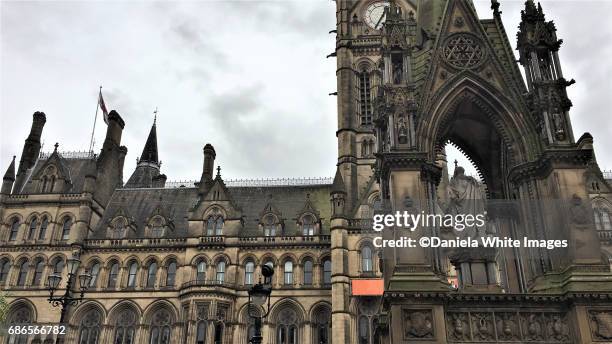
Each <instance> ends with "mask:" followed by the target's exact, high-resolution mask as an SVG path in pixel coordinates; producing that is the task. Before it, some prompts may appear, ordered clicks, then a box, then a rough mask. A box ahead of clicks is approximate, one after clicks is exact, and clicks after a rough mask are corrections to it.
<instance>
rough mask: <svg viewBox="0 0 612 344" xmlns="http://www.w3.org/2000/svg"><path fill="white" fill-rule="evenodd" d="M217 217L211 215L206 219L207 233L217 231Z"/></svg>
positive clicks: (210, 233) (210, 234)
mask: <svg viewBox="0 0 612 344" xmlns="http://www.w3.org/2000/svg"><path fill="white" fill-rule="evenodd" d="M215 222H216V221H215V219H214V218H213V217H212V216H211V217H209V218H208V221H206V235H208V236H212V235H214V233H215Z"/></svg>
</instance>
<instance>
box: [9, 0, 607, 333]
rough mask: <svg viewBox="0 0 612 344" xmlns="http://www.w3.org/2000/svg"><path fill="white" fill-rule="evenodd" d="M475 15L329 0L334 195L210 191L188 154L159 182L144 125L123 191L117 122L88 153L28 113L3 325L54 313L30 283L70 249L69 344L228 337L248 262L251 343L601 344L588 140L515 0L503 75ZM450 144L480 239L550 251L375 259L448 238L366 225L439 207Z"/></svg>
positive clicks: (601, 283) (42, 287)
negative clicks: (268, 276) (467, 167)
mask: <svg viewBox="0 0 612 344" xmlns="http://www.w3.org/2000/svg"><path fill="white" fill-rule="evenodd" d="M491 3H492V10H493V18H492V19H480V18H478V16H477V14H476V11H475V8H474V6H473V4H472V3H471V1H469V0H391V1H388V0H361V1H356V0H337V1H336V7H337V10H336V16H337V29H336V35H337V38H336V52H335V54H334V55H335V57H336V58H337V63H338V69H337V83H338V91H337V96H338V131H337V137H338V164H337V171H336V174H335V177H334V178H333V182H332V181H331V180H330V181H329V182H325V181H324V182H319V183H316V182H315V183H312V182H311V183H293V184H292V183H287V184H285V185H274V184H271V185H255V184H254V185H239V184H232V183H226V182H224V180H223V178H222V176H221V172H220V169H219V168H217V171H216V173H215V164H214V161H215V157H216V153H215V149H214V148H213V146H212V145H210V144H207V145H206V146H205V147H204V149H203V167H202V175H201V177H200V178H199V181H197V182H195V183H193V184H184V185H174V184H170V183H167V182H166V176H165V175H164V174H162V173H161V164H160V161H159V156H158V150H157V144H158V142H157V135H156V130H157V127H156V124H155V123H154V124H153V126H152V128H151V131H150V133H149V136H148V138H147V139H146V142H144V148H143V151H142V154H141V155H140V159H139V160H138V164H137V166H136V168H135V170H134V171H133V172H132V173H131V175H130V177H129V178H127V181H126V182H124V178H123V161H124V158H125V156H126V154H127V148H126V147H124V146H121V136H122V132H123V130H124V127H125V123H124V121H123V120H122V118H121V116H120V115H119V114H118V113H117V112H115V111H111V113H110V114H109V117H108V128H107V133H106V138H105V140H104V144H103V147H102V150H101V151H100V152H99V154H94V153H93V152H90V153H86V154H83V153H79V154H77V153H70V152H62V151H61V150H60V149H59V147H58V146H57V145H56V146H55V150H54V151H53V152H52V153H50V154H46V153H42V152H41V151H40V150H41V144H40V142H41V137H42V134H43V127H44V125H45V122H46V120H47V119H46V116H45V114H44V113H42V112H36V113H35V114H34V116H33V124H32V129H31V131H30V134H29V136H28V137H27V139H26V140H25V144H24V148H23V152H22V154H21V156H20V159H19V164H18V165H17V164H16V161H15V158H14V159H13V161H12V163H11V164H10V166H9V167H8V169H7V170H6V174H5V175H4V178H3V183H2V188H1V193H0V287H1V288H2V291H6V292H8V301H9V313H8V319H7V322H8V323H9V324H28V323H39V324H48V323H56V322H58V321H59V319H60V315H59V310H58V309H57V308H54V307H52V306H51V305H50V304H49V302H48V301H47V298H48V297H49V292H48V289H47V287H46V281H47V276H49V275H50V274H61V275H62V276H63V279H62V284H61V285H60V289H61V288H63V287H64V286H65V280H66V271H65V270H66V268H65V264H66V261H67V259H68V258H70V257H72V256H78V257H79V259H80V260H81V262H82V263H81V267H80V271H87V272H89V273H90V274H91V275H92V279H91V282H90V284H89V288H88V290H87V292H86V294H85V300H84V301H83V302H82V303H80V304H78V305H75V306H72V307H70V308H69V309H68V313H67V317H66V319H65V322H66V323H67V324H68V333H67V335H66V337H65V338H64V339H65V342H67V343H81V344H90V343H115V344H135V343H139V344H143V343H151V344H153V343H155V344H158V343H159V344H167V343H185V344H204V343H206V344H208V343H214V344H229V343H247V342H248V338H249V337H250V336H251V334H252V331H253V323H252V320H251V319H250V317H249V316H248V314H247V307H246V306H247V302H248V294H247V291H248V290H249V288H250V287H251V286H252V285H253V284H254V283H257V281H258V280H259V278H260V269H261V266H262V265H264V264H267V265H271V266H273V267H274V269H275V275H274V277H273V281H272V286H273V292H272V295H271V311H270V314H269V315H268V316H267V317H266V319H265V321H264V326H263V337H264V343H268V344H297V343H300V344H301V343H313V344H325V343H327V344H329V343H332V342H333V343H336V344H337V343H359V344H374V343H392V344H397V343H415V342H417V343H418V342H421V341H424V342H435V343H474V342H481V343H603V342H610V341H611V340H612V300H611V298H612V274H611V273H610V261H611V258H612V224H611V216H612V215H611V214H612V203H611V201H612V187H611V183H610V180H609V179H606V178H605V175H604V174H603V173H602V172H601V171H600V169H599V166H598V165H597V161H596V158H595V154H594V152H593V138H592V137H591V136H590V135H589V134H588V133H587V134H584V135H582V136H581V137H580V138H579V139H578V140H576V139H575V137H574V134H573V131H572V127H571V122H570V117H569V110H570V107H571V105H572V104H571V101H570V100H569V99H568V97H567V93H566V88H567V87H568V86H570V85H571V84H572V83H573V80H572V81H567V80H566V79H565V78H564V76H563V73H562V69H561V63H560V59H559V56H558V50H559V49H560V47H561V43H562V41H561V40H559V39H558V38H557V37H556V29H555V26H554V24H553V23H552V22H550V21H546V19H545V16H544V12H543V9H542V8H541V7H540V6H539V5H536V4H535V3H534V2H533V1H532V0H528V1H526V3H525V8H524V10H523V11H522V20H521V24H520V28H519V33H518V36H517V46H518V51H519V56H520V58H519V60H518V63H517V61H516V58H515V55H514V53H513V51H512V48H511V46H510V43H509V39H508V37H507V35H506V32H505V30H504V26H503V24H502V22H501V17H500V11H499V6H500V4H499V3H498V1H497V0H492V1H491ZM521 66H522V67H523V69H524V75H525V79H524V78H523V76H522V75H521V71H520V67H521ZM128 128H129V126H128ZM143 141H144V140H143ZM449 142H450V143H452V144H454V145H455V146H457V147H458V148H460V149H461V150H462V151H463V152H465V154H466V155H467V156H468V157H469V158H470V159H471V160H472V161H473V163H474V165H475V166H476V168H477V169H478V171H479V174H480V179H481V180H482V183H483V185H482V188H483V190H485V192H484V195H485V197H484V203H486V207H487V210H488V214H489V219H488V220H489V222H490V223H494V224H495V230H492V231H491V232H490V233H489V234H488V235H495V236H510V237H529V238H534V239H537V240H551V239H566V240H569V243H570V245H569V247H567V248H558V249H556V250H547V249H546V248H505V249H499V250H495V249H492V250H480V249H476V250H472V251H466V250H463V251H462V250H455V251H446V250H442V249H419V248H414V249H400V248H392V249H391V248H390V249H384V250H377V249H376V247H375V246H374V238H375V237H379V236H381V235H382V237H383V238H385V239H389V238H394V235H395V236H399V235H402V236H406V237H413V238H418V236H419V235H423V234H431V235H439V236H445V235H449V231H448V228H441V227H437V228H428V230H431V231H432V232H430V233H419V232H409V231H403V230H401V229H393V228H389V229H386V230H384V231H383V232H382V233H378V232H375V231H373V230H372V216H373V215H374V214H376V213H379V212H395V211H404V210H406V211H426V212H428V213H436V212H439V211H440V209H443V208H444V205H445V204H447V203H448V202H449V196H448V194H447V193H446V190H447V189H448V187H449V178H448V172H447V169H446V159H445V150H444V147H445V145H447V144H448V143H449ZM161 144H163V142H162V143H161ZM330 149H331V147H330ZM377 278H378V279H381V278H382V280H383V282H384V287H385V292H384V294H383V295H382V296H380V295H361V296H356V295H352V294H353V293H352V290H351V283H352V282H353V281H356V280H360V279H377ZM454 280H456V281H457V283H456V285H454V284H453V283H450V282H451V281H454ZM366 294H367V293H366ZM53 338H54V337H53V336H49V335H35V336H28V337H20V336H15V335H6V334H5V338H4V339H5V340H6V342H7V343H47V342H52V341H53V340H54V339H53Z"/></svg>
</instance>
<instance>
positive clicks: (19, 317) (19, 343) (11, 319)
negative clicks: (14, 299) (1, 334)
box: [6, 305, 34, 344]
mask: <svg viewBox="0 0 612 344" xmlns="http://www.w3.org/2000/svg"><path fill="white" fill-rule="evenodd" d="M33 318H34V317H33V316H32V310H30V308H29V307H27V306H25V305H21V306H19V308H17V309H16V310H15V311H11V313H10V314H9V316H8V319H7V320H8V321H7V322H6V323H8V324H11V325H12V324H15V325H24V324H30V323H32V321H33V320H34V319H33ZM6 343H8V344H26V343H28V336H27V335H20V334H13V335H9V336H8V339H7V341H6Z"/></svg>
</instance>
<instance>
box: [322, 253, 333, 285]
mask: <svg viewBox="0 0 612 344" xmlns="http://www.w3.org/2000/svg"><path fill="white" fill-rule="evenodd" d="M323 284H331V260H329V259H327V260H325V261H324V262H323Z"/></svg>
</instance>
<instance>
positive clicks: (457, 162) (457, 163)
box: [455, 159, 459, 168]
mask: <svg viewBox="0 0 612 344" xmlns="http://www.w3.org/2000/svg"><path fill="white" fill-rule="evenodd" d="M457 165H459V161H457V159H455V168H457Z"/></svg>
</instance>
